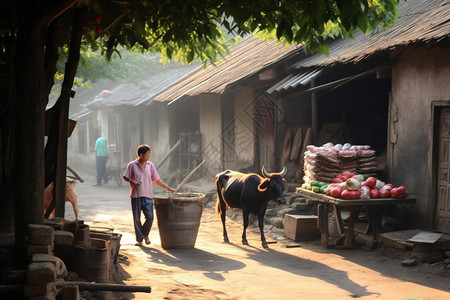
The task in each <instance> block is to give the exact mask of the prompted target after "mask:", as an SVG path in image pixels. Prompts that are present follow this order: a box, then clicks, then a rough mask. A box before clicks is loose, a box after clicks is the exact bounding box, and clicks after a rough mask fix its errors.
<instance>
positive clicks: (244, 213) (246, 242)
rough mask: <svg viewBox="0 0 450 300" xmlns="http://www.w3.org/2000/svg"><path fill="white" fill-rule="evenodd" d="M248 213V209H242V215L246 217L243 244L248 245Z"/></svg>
mask: <svg viewBox="0 0 450 300" xmlns="http://www.w3.org/2000/svg"><path fill="white" fill-rule="evenodd" d="M248 215H249V212H248V211H247V210H243V211H242V217H243V218H244V231H243V232H242V244H243V245H248V241H247V234H246V232H247V227H248Z"/></svg>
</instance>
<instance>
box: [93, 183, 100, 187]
mask: <svg viewBox="0 0 450 300" xmlns="http://www.w3.org/2000/svg"><path fill="white" fill-rule="evenodd" d="M100 185H102V184H101V183H96V184H94V186H100Z"/></svg>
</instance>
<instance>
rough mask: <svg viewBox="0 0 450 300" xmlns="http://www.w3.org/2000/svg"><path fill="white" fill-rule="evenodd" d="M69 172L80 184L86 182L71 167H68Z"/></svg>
mask: <svg viewBox="0 0 450 300" xmlns="http://www.w3.org/2000/svg"><path fill="white" fill-rule="evenodd" d="M66 168H67V170H69V171H70V173H72V174H73V175H74V176H75V177H76V178H77V179H78V180H79V181H80V182H84V180H83V178H81V177H80V175H78V174H77V172H75V171H74V170H73V169H72V168H71V167H69V166H66Z"/></svg>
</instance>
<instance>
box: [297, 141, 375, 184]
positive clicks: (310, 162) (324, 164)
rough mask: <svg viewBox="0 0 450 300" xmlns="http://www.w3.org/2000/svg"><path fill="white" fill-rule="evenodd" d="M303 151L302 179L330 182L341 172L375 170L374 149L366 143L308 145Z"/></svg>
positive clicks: (367, 171)
mask: <svg viewBox="0 0 450 300" xmlns="http://www.w3.org/2000/svg"><path fill="white" fill-rule="evenodd" d="M306 148H307V150H306V151H305V153H304V167H303V169H304V173H305V176H304V177H303V181H304V182H305V183H310V182H311V181H313V180H318V181H323V182H332V181H333V178H335V177H336V176H337V175H339V174H341V173H342V172H357V173H359V174H368V173H373V172H376V171H377V168H378V162H377V160H376V157H375V151H374V150H372V149H370V146H368V145H362V146H360V145H351V144H349V143H346V144H344V145H341V144H336V145H334V144H333V143H326V144H324V145H323V146H321V147H316V146H313V145H308V146H307V147H306Z"/></svg>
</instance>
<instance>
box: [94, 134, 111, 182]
mask: <svg viewBox="0 0 450 300" xmlns="http://www.w3.org/2000/svg"><path fill="white" fill-rule="evenodd" d="M94 150H95V152H96V156H95V158H96V169H97V183H96V184H95V185H102V183H104V184H106V183H108V174H107V173H106V162H107V161H108V142H107V141H106V139H105V138H104V137H101V136H100V137H99V138H98V139H97V140H96V141H95V148H94Z"/></svg>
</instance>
